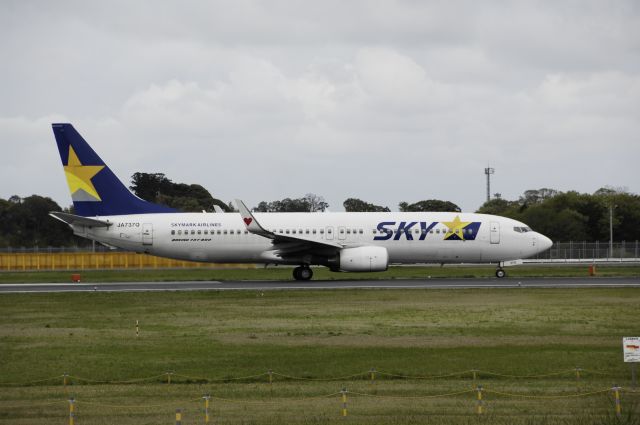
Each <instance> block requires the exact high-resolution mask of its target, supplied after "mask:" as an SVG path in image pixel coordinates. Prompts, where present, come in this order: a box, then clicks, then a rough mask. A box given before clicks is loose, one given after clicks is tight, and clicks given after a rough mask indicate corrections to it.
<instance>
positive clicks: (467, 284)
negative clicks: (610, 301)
mask: <svg viewBox="0 0 640 425" xmlns="http://www.w3.org/2000/svg"><path fill="white" fill-rule="evenodd" d="M598 287H620V288H622V287H632V288H640V277H595V278H594V277H592V278H586V277H585V278H521V279H517V278H507V279H502V280H500V279H496V278H493V279H454V278H440V279H411V280H409V279H406V280H400V279H397V280H340V281H335V280H331V281H319V280H312V281H309V282H298V281H235V282H234V281H227V282H220V281H210V282H201V281H198V282H113V283H17V284H0V293H47V292H146V291H273V290H310V289H311V290H329V289H331V290H339V289H470V288H487V289H489V288H493V289H496V288H497V289H500V288H598Z"/></svg>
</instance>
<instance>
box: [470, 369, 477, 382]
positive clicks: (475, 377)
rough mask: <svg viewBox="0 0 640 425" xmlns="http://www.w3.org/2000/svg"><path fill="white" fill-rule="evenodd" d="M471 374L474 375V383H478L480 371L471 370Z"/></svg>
mask: <svg viewBox="0 0 640 425" xmlns="http://www.w3.org/2000/svg"><path fill="white" fill-rule="evenodd" d="M471 372H472V373H473V382H476V379H477V378H478V376H477V375H478V369H471Z"/></svg>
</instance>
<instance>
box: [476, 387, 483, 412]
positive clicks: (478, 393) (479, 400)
mask: <svg viewBox="0 0 640 425" xmlns="http://www.w3.org/2000/svg"><path fill="white" fill-rule="evenodd" d="M476 413H477V414H478V415H482V413H483V402H482V385H478V386H477V387H476Z"/></svg>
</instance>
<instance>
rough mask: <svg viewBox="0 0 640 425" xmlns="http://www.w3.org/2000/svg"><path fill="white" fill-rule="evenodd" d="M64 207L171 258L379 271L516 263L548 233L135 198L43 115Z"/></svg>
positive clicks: (388, 215)
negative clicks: (65, 192) (68, 202)
mask: <svg viewBox="0 0 640 425" xmlns="http://www.w3.org/2000/svg"><path fill="white" fill-rule="evenodd" d="M52 128H53V133H54V136H55V139H56V142H57V145H58V150H59V152H60V158H61V160H62V164H63V166H64V173H65V176H66V179H67V183H68V186H69V190H70V192H71V199H72V200H73V206H74V213H75V214H70V213H65V212H59V211H53V212H51V213H50V215H51V216H52V217H54V218H56V219H58V220H61V221H62V222H64V223H67V224H68V225H69V226H70V227H71V229H72V230H73V232H74V234H76V235H78V236H81V237H84V238H88V239H92V240H95V241H97V242H100V243H102V244H104V245H106V246H109V247H115V248H121V249H124V250H130V251H135V252H138V253H147V254H151V255H155V256H160V257H168V258H173V259H177V260H188V261H198V262H222V263H252V264H265V265H268V264H275V265H279V264H282V265H291V266H295V267H294V268H293V277H294V279H296V280H302V281H305V280H309V279H311V278H312V276H313V269H312V268H311V267H310V266H325V267H328V268H329V269H330V270H332V271H335V272H382V271H385V270H387V269H388V267H389V266H390V265H392V264H418V263H440V264H445V263H496V264H497V268H496V273H495V275H496V277H498V278H503V277H505V276H506V272H505V270H504V268H503V267H504V266H505V265H511V264H518V263H521V260H520V259H522V258H526V257H530V256H533V255H535V254H538V253H540V252H543V251H545V250H547V249H549V248H550V247H551V245H552V242H551V240H550V239H549V238H547V237H546V236H544V235H542V234H540V233H538V232H535V231H533V230H531V228H530V227H528V226H527V225H526V224H524V223H521V222H519V221H516V220H512V219H510V218H505V217H500V216H495V215H487V214H475V213H461V212H317V213H252V212H251V211H250V210H249V208H247V207H246V205H245V204H244V202H242V201H241V200H239V199H238V200H236V206H237V208H238V209H239V212H237V213H220V212H214V213H211V212H205V211H203V212H202V213H184V212H179V211H177V210H175V209H173V208H170V207H167V206H164V205H159V204H154V203H151V202H148V201H145V200H143V199H141V198H139V197H137V196H135V195H134V194H133V193H131V192H130V191H129V190H128V189H127V187H126V186H125V185H124V184H123V183H122V182H121V181H120V180H119V179H118V177H116V175H115V174H114V173H113V172H112V171H111V170H110V169H109V167H108V166H107V165H106V164H105V163H104V161H102V159H101V158H100V157H99V156H98V155H97V154H96V153H95V151H94V150H93V149H92V148H91V147H90V146H89V144H88V143H87V142H86V141H85V140H84V138H83V137H82V136H81V135H80V134H79V133H78V132H77V131H76V130H75V128H74V127H73V126H72V125H71V124H64V123H60V124H52Z"/></svg>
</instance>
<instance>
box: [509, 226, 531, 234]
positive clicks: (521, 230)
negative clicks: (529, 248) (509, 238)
mask: <svg viewBox="0 0 640 425" xmlns="http://www.w3.org/2000/svg"><path fill="white" fill-rule="evenodd" d="M513 230H515V231H516V232H518V233H527V232H531V231H532V230H531V228H530V227H521V226H516V227H514V228H513Z"/></svg>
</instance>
